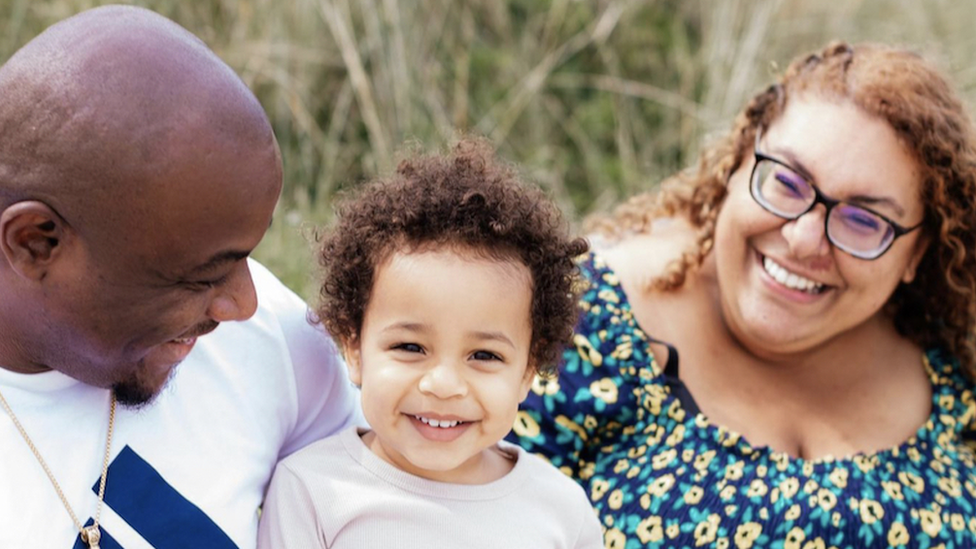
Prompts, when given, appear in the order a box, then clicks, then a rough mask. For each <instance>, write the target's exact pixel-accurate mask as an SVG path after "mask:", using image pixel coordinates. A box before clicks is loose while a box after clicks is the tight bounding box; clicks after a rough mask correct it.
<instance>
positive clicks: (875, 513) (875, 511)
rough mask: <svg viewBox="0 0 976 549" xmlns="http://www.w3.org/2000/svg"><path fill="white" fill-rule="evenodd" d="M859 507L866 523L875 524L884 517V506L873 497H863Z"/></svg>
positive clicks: (862, 518)
mask: <svg viewBox="0 0 976 549" xmlns="http://www.w3.org/2000/svg"><path fill="white" fill-rule="evenodd" d="M859 507H860V511H861V522H863V523H864V524H874V523H875V522H878V521H879V520H881V519H882V518H884V507H882V506H881V504H880V503H878V502H877V501H874V500H873V499H862V500H861V504H860V506H859Z"/></svg>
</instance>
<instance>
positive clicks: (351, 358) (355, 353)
mask: <svg viewBox="0 0 976 549" xmlns="http://www.w3.org/2000/svg"><path fill="white" fill-rule="evenodd" d="M340 345H341V346H342V356H343V357H344V358H345V359H346V368H347V369H348V370H349V381H352V382H353V384H355V385H356V387H359V386H361V385H362V384H363V361H362V354H361V353H360V351H359V339H358V338H356V339H351V340H348V341H343V342H342V343H341V344H340Z"/></svg>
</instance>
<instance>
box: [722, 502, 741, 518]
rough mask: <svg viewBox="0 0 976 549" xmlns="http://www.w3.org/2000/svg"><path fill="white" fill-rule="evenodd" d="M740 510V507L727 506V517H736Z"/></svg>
mask: <svg viewBox="0 0 976 549" xmlns="http://www.w3.org/2000/svg"><path fill="white" fill-rule="evenodd" d="M738 510H739V506H738V505H726V506H725V516H727V517H732V516H735V512H736V511H738Z"/></svg>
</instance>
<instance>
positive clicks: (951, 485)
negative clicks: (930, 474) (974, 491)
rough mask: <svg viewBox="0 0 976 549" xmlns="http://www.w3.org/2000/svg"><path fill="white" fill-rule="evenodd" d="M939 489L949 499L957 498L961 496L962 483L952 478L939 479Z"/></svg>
mask: <svg viewBox="0 0 976 549" xmlns="http://www.w3.org/2000/svg"><path fill="white" fill-rule="evenodd" d="M939 489H941V490H942V491H943V492H945V493H946V494H947V495H948V496H949V497H951V498H958V497H959V496H961V495H962V483H960V482H959V479H957V478H952V477H942V478H940V479H939Z"/></svg>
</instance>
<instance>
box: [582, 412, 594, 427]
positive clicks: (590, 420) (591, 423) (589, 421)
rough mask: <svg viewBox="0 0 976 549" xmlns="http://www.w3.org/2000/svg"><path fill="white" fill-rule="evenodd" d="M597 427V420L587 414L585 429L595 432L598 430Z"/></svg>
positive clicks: (584, 421)
mask: <svg viewBox="0 0 976 549" xmlns="http://www.w3.org/2000/svg"><path fill="white" fill-rule="evenodd" d="M596 425H597V422H596V418H595V417H593V416H591V415H590V414H586V417H584V418H583V427H585V428H586V429H588V430H593V429H596Z"/></svg>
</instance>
